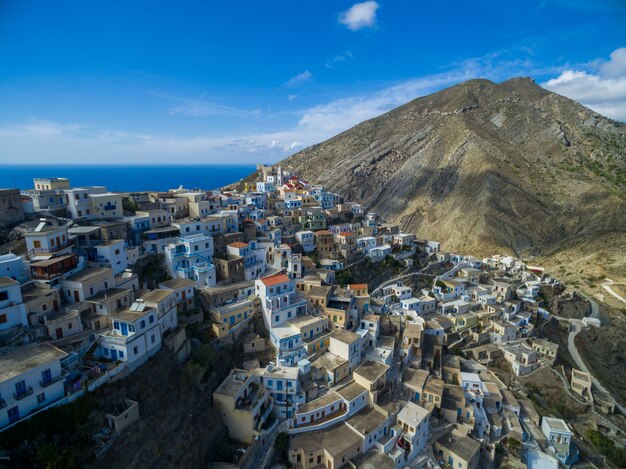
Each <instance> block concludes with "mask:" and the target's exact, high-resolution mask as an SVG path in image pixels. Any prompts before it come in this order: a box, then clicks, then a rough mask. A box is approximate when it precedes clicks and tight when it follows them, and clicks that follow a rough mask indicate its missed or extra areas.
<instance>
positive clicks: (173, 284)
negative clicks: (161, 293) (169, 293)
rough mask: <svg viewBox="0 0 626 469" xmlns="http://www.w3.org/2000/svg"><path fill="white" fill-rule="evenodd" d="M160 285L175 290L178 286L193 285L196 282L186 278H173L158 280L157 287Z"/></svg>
mask: <svg viewBox="0 0 626 469" xmlns="http://www.w3.org/2000/svg"><path fill="white" fill-rule="evenodd" d="M160 286H164V287H166V288H172V289H174V290H177V289H179V288H186V287H195V286H196V282H194V281H193V280H189V279H187V278H173V279H171V280H165V281H163V282H159V287H160Z"/></svg>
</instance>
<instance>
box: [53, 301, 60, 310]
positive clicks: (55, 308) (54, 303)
mask: <svg viewBox="0 0 626 469" xmlns="http://www.w3.org/2000/svg"><path fill="white" fill-rule="evenodd" d="M52 309H53V310H55V311H58V310H59V302H58V301H57V300H54V301H53V302H52Z"/></svg>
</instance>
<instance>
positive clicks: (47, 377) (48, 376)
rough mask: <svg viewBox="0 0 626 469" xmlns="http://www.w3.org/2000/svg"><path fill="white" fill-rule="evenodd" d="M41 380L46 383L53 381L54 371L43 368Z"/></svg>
mask: <svg viewBox="0 0 626 469" xmlns="http://www.w3.org/2000/svg"><path fill="white" fill-rule="evenodd" d="M41 381H43V382H44V383H49V382H50V381H52V372H51V371H50V369H47V370H43V371H42V372H41Z"/></svg>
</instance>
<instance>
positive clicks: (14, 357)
mask: <svg viewBox="0 0 626 469" xmlns="http://www.w3.org/2000/svg"><path fill="white" fill-rule="evenodd" d="M66 356H67V353H65V352H64V351H63V350H60V349H58V348H56V347H55V346H54V345H50V344H47V343H41V344H29V345H23V346H21V347H18V348H16V349H15V350H13V351H11V352H9V353H7V354H5V355H3V356H0V381H1V382H4V381H7V380H9V379H11V378H14V377H16V376H19V375H21V374H22V373H25V372H27V371H28V370H32V369H33V368H37V367H39V366H41V365H45V364H46V363H49V362H51V361H53V360H60V359H61V358H65V357H66Z"/></svg>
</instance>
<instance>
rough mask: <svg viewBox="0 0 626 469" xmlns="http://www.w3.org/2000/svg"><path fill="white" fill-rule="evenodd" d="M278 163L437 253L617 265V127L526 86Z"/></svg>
mask: <svg viewBox="0 0 626 469" xmlns="http://www.w3.org/2000/svg"><path fill="white" fill-rule="evenodd" d="M282 164H283V166H286V167H289V168H292V169H293V170H295V171H297V173H298V174H299V175H301V176H303V177H305V178H308V179H310V180H312V181H315V182H320V183H323V184H324V185H325V186H326V187H327V188H328V189H329V190H331V191H335V192H338V193H340V194H342V195H343V196H345V197H346V198H347V199H348V200H353V201H357V202H360V203H361V204H363V205H364V206H365V207H366V208H367V209H368V210H374V211H376V212H377V213H378V214H380V215H381V216H382V217H383V218H385V219H387V220H389V221H394V222H397V223H399V224H400V226H401V227H402V228H403V229H405V230H408V231H411V232H416V233H418V235H420V236H422V237H427V238H431V239H439V240H441V241H442V242H443V245H444V247H445V248H446V249H448V250H454V251H459V252H464V253H473V254H475V255H483V254H493V253H498V252H500V253H503V252H510V253H516V254H521V255H524V256H528V255H535V254H544V255H545V254H550V253H555V252H564V251H563V250H565V251H569V250H571V249H573V250H574V252H576V250H577V249H578V247H577V246H579V247H580V246H585V247H584V249H591V250H593V249H596V250H597V249H598V245H595V246H594V244H595V243H596V242H597V243H605V244H606V243H608V244H610V249H609V251H611V252H612V253H613V252H614V250H615V249H618V248H620V247H621V248H624V249H625V250H624V251H622V256H621V257H625V256H623V253H624V252H626V242H625V235H624V234H625V233H626V203H625V202H626V125H625V124H623V123H620V122H616V121H613V120H611V119H608V118H605V117H603V116H600V115H598V114H597V113H595V112H594V111H592V110H590V109H588V108H585V107H584V106H582V105H580V104H578V103H576V102H574V101H572V100H570V99H568V98H565V97H563V96H560V95H557V94H555V93H552V92H550V91H547V90H545V89H543V88H541V87H540V86H538V85H537V84H536V83H535V82H534V81H533V80H532V79H529V78H515V79H512V80H508V81H505V82H503V83H499V84H496V83H493V82H491V81H488V80H471V81H467V82H465V83H461V84H459V85H456V86H453V87H451V88H448V89H445V90H443V91H440V92H437V93H435V94H432V95H429V96H425V97H422V98H419V99H416V100H414V101H411V102H409V103H408V104H405V105H403V106H401V107H399V108H396V109H394V110H392V111H390V112H388V113H386V114H384V115H382V116H380V117H377V118H374V119H371V120H368V121H366V122H363V123H361V124H359V125H357V126H355V127H353V128H351V129H349V130H347V131H345V132H343V133H341V134H339V135H337V136H335V137H333V138H331V139H329V140H327V141H325V142H322V143H320V144H317V145H314V146H311V147H309V148H307V149H305V150H303V151H301V152H299V153H296V154H294V155H292V156H290V157H289V158H287V159H286V160H284V161H283V162H282ZM580 249H583V248H582V247H581V248H580ZM609 255H612V254H609ZM613 260H614V261H616V262H618V261H617V260H615V259H613Z"/></svg>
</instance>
